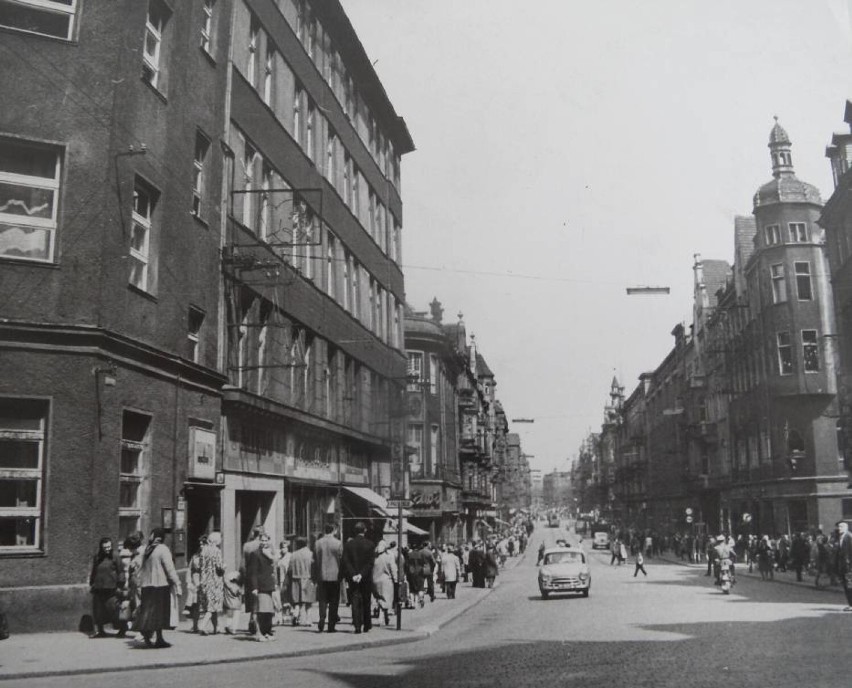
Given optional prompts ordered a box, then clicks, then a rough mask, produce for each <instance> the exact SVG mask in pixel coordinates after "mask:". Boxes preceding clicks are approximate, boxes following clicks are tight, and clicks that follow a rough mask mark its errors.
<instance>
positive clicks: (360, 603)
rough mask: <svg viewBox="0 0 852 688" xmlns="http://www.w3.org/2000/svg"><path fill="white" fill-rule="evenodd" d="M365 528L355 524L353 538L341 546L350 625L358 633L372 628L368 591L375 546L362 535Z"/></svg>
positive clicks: (360, 524) (370, 582) (361, 524)
mask: <svg viewBox="0 0 852 688" xmlns="http://www.w3.org/2000/svg"><path fill="white" fill-rule="evenodd" d="M366 531H367V528H366V527H365V526H364V524H363V523H362V522H361V521H358V523H356V524H355V537H354V538H352V539H351V540H349V541H348V542H347V543H346V544H345V545H343V576H344V578H346V582H347V583H348V584H349V601H350V603H351V604H352V625H353V626H355V632H356V633H360V632H361V629H362V628H363V629H364V632H365V633H366V632H367V631H369V630H370V628H372V626H373V623H372V619H371V617H370V590H371V588H372V583H373V560H374V559H375V546H374V545H373V543H372V542H370V541H369V540H368V539H367V538H366V537H364V533H365V532H366Z"/></svg>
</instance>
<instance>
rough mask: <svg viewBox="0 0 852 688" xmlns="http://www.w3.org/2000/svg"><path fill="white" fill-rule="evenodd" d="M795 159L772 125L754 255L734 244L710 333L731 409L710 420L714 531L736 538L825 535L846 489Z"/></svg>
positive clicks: (826, 310)
mask: <svg viewBox="0 0 852 688" xmlns="http://www.w3.org/2000/svg"><path fill="white" fill-rule="evenodd" d="M791 149H792V142H791V140H790V137H789V136H788V135H787V132H786V131H785V130H784V128H783V127H782V126H781V125H780V124H779V123H778V121H777V118H776V122H775V125H774V126H773V128H772V131H771V133H770V137H769V152H770V161H771V165H772V180H771V181H769V182H767V183H766V184H764V185H763V186H761V187H760V188H759V189H758V190H757V193H755V195H754V205H753V215H754V225H753V226H749V227H748V228H747V230H748V231H747V232H746V233H747V234H749V235H751V234H752V233H753V237H754V238H753V247H752V250H751V251H750V252H744V251H741V250H739V248H740V247H739V244H738V252H737V253H738V255H737V257H736V259H737V261H738V264H735V266H734V268H733V271H732V276H731V279H729V280H728V282H727V284H726V287H725V288H724V289H723V290H721V292H720V295H719V299H718V303H719V308H718V309H717V312H716V313H714V314H713V316H712V317H711V318H710V320H709V321H708V325H707V326H708V329H709V330H710V331H711V336H709V337H708V339H709V340H710V341H711V344H710V345H709V346H708V347H707V355H708V356H711V357H713V359H714V361H715V364H714V365H710V366H707V367H708V369H709V370H710V371H712V373H711V377H712V378H713V379H712V380H708V381H707V382H708V387H709V388H710V389H711V390H713V398H712V402H713V403H715V405H716V406H719V405H720V403H721V405H723V406H724V407H725V408H724V409H721V410H722V413H719V411H720V409H718V408H717V409H715V412H716V413H715V414H714V415H715V416H716V417H718V418H720V419H724V420H723V425H724V427H722V428H718V431H717V433H716V437H718V438H720V439H719V440H718V442H717V444H716V446H715V450H716V458H717V460H716V461H715V465H714V466H713V467H712V468H711V472H710V475H709V477H708V479H709V481H710V482H712V483H714V484H716V485H720V486H721V487H722V489H721V490H720V497H721V499H720V514H719V516H720V524H719V525H720V526H721V527H722V528H725V529H727V528H730V529H732V530H734V531H737V530H740V531H746V532H747V531H749V530H751V531H752V532H755V533H757V532H760V533H785V532H787V533H789V532H795V531H802V530H808V529H814V528H818V527H823V528H827V527H829V526H830V525H831V524H832V523H833V522H834V520H836V519H837V518H839V517H840V504H841V502H840V500H839V499H838V497H839V496H841V495H840V491H842V490H843V489H844V488H845V484H842V482H840V481H842V476H840V475H839V471H838V454H839V451H838V442H837V436H838V435H837V415H838V414H837V400H836V392H837V383H836V362H837V355H836V351H835V346H836V345H835V326H834V312H833V294H832V287H831V279H830V273H829V269H828V262H827V259H826V255H825V244H824V240H823V234H824V232H823V230H822V228H821V227H820V226H819V224H818V220H819V217H820V213H821V211H822V200H821V197H820V193H819V191H818V190H817V188H816V187H814V186H812V185H811V184H808V183H807V182H804V181H802V180H800V179H798V178H797V177H796V174H795V170H794V167H793V159H792V153H791ZM742 225H743V223H742V221H740V226H739V228H738V230H737V232H738V235H737V238H739V236H740V235H741V234H743V226H742ZM749 225H751V223H749ZM743 260H745V265H744V266H743V265H742V261H743ZM736 275H739V276H740V279H736V278H735V276H736ZM743 278H744V279H743ZM711 528H712V524H711Z"/></svg>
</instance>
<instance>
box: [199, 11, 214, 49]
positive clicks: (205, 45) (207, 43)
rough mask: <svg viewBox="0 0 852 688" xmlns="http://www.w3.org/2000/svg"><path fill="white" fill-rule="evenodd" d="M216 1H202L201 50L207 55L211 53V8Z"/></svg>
mask: <svg viewBox="0 0 852 688" xmlns="http://www.w3.org/2000/svg"><path fill="white" fill-rule="evenodd" d="M215 4H216V0H204V5H203V6H202V8H201V49H202V50H204V51H205V52H207V53H212V52H213V49H212V48H213V45H212V40H213V39H212V36H213V7H214V6H215Z"/></svg>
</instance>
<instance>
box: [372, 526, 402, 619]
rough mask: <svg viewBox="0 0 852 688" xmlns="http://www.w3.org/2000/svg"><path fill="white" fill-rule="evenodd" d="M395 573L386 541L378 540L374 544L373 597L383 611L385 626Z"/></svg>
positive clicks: (394, 564) (392, 557)
mask: <svg viewBox="0 0 852 688" xmlns="http://www.w3.org/2000/svg"><path fill="white" fill-rule="evenodd" d="M396 575H397V569H396V561H395V557H394V556H393V554H391V553H390V552H389V551H388V543H387V542H385V541H384V540H379V544H377V545H376V559H375V561H374V562H373V597H375V599H376V602H377V603H378V605H379V609H381V610H382V612H383V613H384V617H385V626H387V625H388V624H389V623H390V605H391V603H392V602H393V591H394V585H395V584H396Z"/></svg>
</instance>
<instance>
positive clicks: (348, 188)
mask: <svg viewBox="0 0 852 688" xmlns="http://www.w3.org/2000/svg"><path fill="white" fill-rule="evenodd" d="M5 5H7V6H8V7H7V8H6V9H7V11H6V12H4V13H2V14H0V31H2V33H3V41H2V43H0V67H2V68H0V83H2V85H3V89H4V93H5V94H6V96H7V97H6V101H5V102H6V105H5V106H4V107H3V109H2V112H0V294H2V296H0V316H2V325H0V347H2V348H3V355H2V356H0V406H2V413H0V442H2V443H3V445H4V446H5V447H6V451H3V452H0V455H2V457H5V458H3V459H0V460H2V461H5V465H0V480H3V482H4V489H3V490H2V492H3V493H7V494H9V495H10V497H9V498H8V499H5V500H3V502H2V503H0V604H2V605H3V606H4V608H5V609H6V611H7V613H9V614H10V616H11V617H12V619H13V622H14V624H15V627H16V628H19V629H26V628H27V627H29V626H31V625H32V624H33V623H36V622H38V623H40V624H42V625H47V626H52V627H69V626H72V627H76V625H77V623H78V621H79V618H80V616H81V615H82V614H84V613H86V612H87V611H88V595H87V592H88V591H87V588H86V586H85V585H84V584H82V583H81V582H83V581H85V580H86V575H87V573H88V566H89V563H90V554H91V552H93V551H94V549H95V547H96V543H97V540H98V538H100V537H101V536H111V537H114V538H120V537H123V536H124V535H126V534H127V533H128V532H130V531H134V530H142V531H144V532H146V533H147V532H149V531H150V529H151V528H153V527H155V526H164V527H166V528H167V529H168V530H169V531H170V535H169V544H170V545H171V546H172V549H173V551H174V553H175V555H176V558H177V563H178V566H179V567H181V566H184V565H185V563H186V557H187V555H188V554H190V553H191V551H192V548H193V547H194V545H195V543H196V542H197V538H198V536H199V535H200V534H202V533H204V532H206V531H209V530H211V529H213V528H220V529H222V531H223V533H224V543H225V547H224V548H225V555H226V561H227V564H228V566H234V565H236V564H238V563H239V552H240V548H241V545H242V542H243V541H244V539H245V537H246V536H247V533H248V531H249V530H250V528H251V527H252V526H253V525H257V524H263V525H265V526H266V527H267V529H268V530H269V532H270V534H271V535H272V537H273V538H275V539H276V540H279V539H283V538H285V537H291V536H293V535H313V534H314V533H316V531H317V530H318V529H319V528H320V527H321V525H322V522H323V521H324V520H326V519H334V520H337V521H339V522H341V523H342V524H343V526H344V532H347V528H348V526H349V525H351V522H350V520H349V519H350V518H356V517H361V516H369V515H376V514H378V516H379V517H380V518H379V519H377V520H376V521H375V524H376V528H381V527H382V525H383V524H384V519H383V517H384V516H385V512H384V511H383V510H382V504H383V494H384V493H386V492H387V490H388V486H389V485H390V465H389V462H390V454H391V446H392V442H391V440H392V439H393V438H394V435H395V434H396V435H397V436H399V435H401V433H402V428H403V427H404V411H403V410H402V389H403V386H404V376H405V357H404V349H403V334H402V301H403V277H402V270H401V267H400V264H401V226H402V202H401V194H400V157H401V156H402V155H404V154H405V153H407V152H409V151H410V150H412V149H413V143H412V141H411V137H410V135H409V133H408V131H407V129H406V126H405V123H404V122H403V120H402V119H401V118H400V117H399V116H398V115H397V114H396V113H395V111H394V109H393V106H392V105H391V103H390V101H389V100H388V97H387V95H386V93H385V91H384V89H383V88H382V85H381V83H380V81H379V79H378V77H377V75H376V73H375V71H374V70H373V68H372V65H371V63H370V61H369V60H368V58H367V56H366V53H365V52H364V49H363V47H362V46H361V44H360V42H359V41H358V38H357V36H356V35H355V32H354V30H353V28H352V26H351V24H350V23H349V21H348V19H347V18H346V16H345V14H344V12H343V10H342V8H341V7H340V5H339V3H338V2H336V1H335V0H315V2H312V3H310V4H309V3H307V2H300V1H298V0H278V1H274V0H218V1H217V0H186V1H185V2H184V1H182V2H173V1H172V0H144V1H136V0H134V1H131V0H118V1H117V2H114V3H109V4H108V5H104V4H103V3H84V2H55V3H47V2H37V1H35V0H7V2H6V3H5ZM398 439H399V442H397V443H396V445H395V446H401V442H402V437H401V436H399V437H398ZM33 608H44V609H49V610H50V613H49V614H33V613H32V609H33ZM23 610H27V612H26V613H23Z"/></svg>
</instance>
